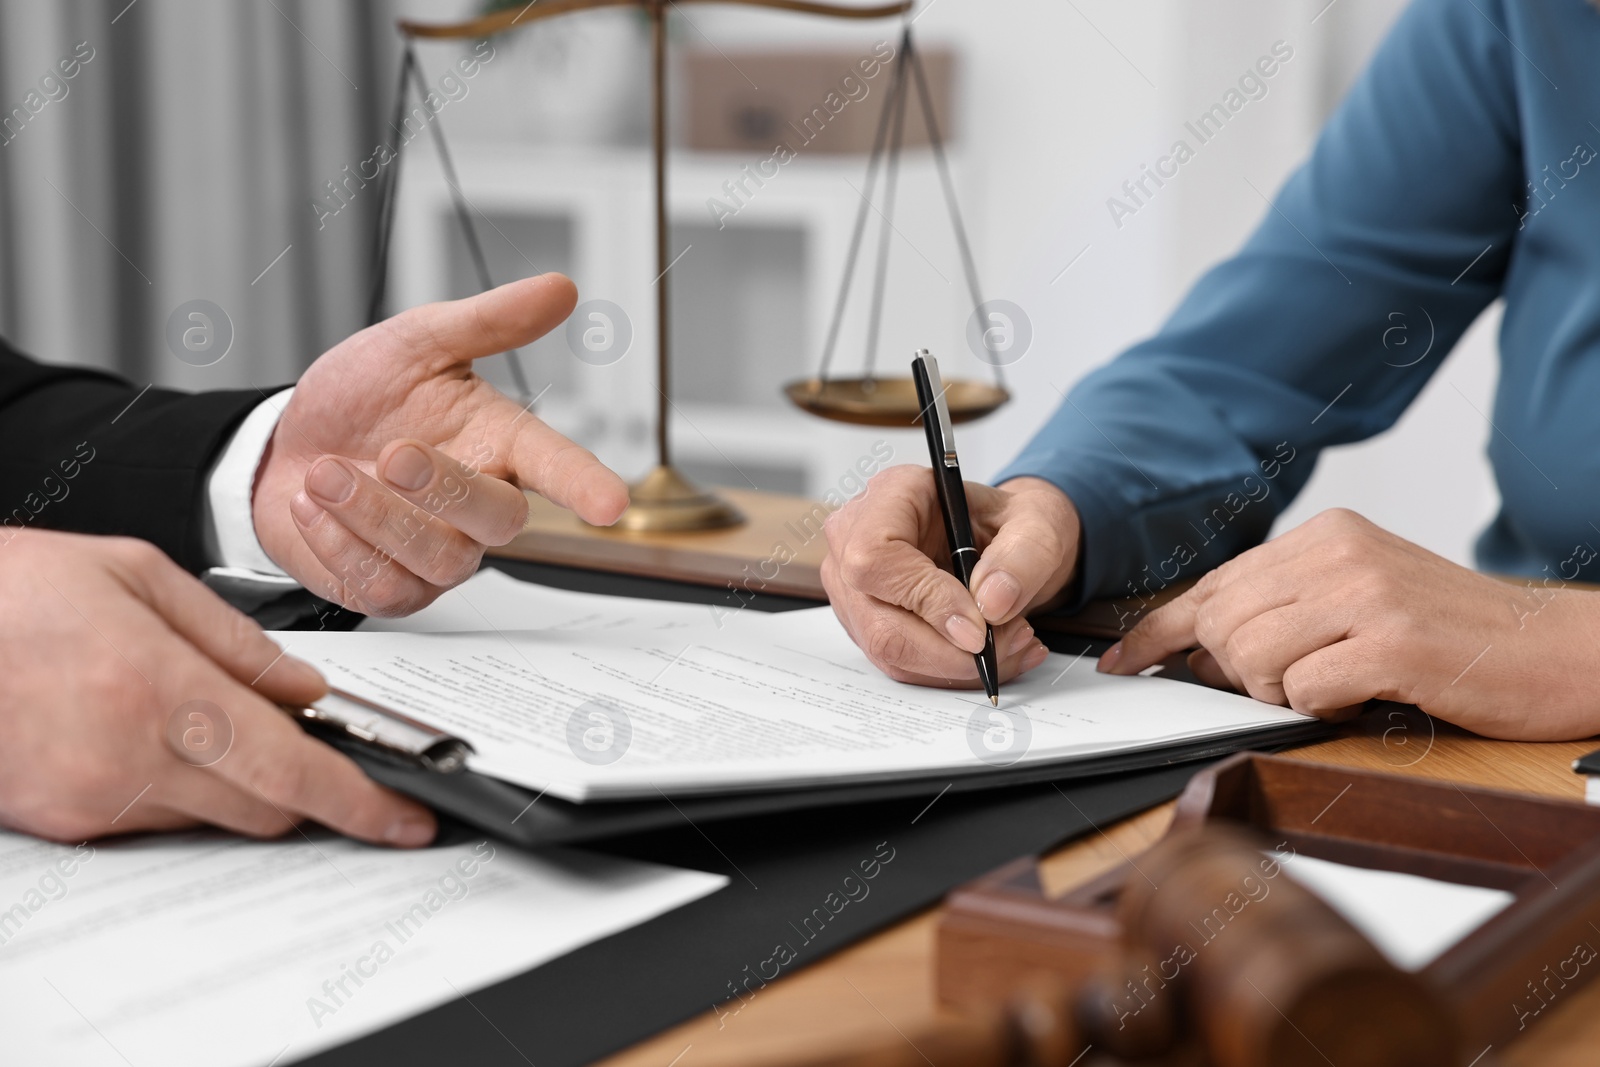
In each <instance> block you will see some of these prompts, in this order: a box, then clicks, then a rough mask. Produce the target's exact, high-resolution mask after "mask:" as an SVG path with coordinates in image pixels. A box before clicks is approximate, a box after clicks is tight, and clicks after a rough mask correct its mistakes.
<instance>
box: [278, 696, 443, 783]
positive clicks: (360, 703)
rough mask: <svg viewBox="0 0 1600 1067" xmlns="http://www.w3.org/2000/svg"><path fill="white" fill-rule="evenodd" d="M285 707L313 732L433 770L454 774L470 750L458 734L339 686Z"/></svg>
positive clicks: (439, 772) (437, 772) (438, 772)
mask: <svg viewBox="0 0 1600 1067" xmlns="http://www.w3.org/2000/svg"><path fill="white" fill-rule="evenodd" d="M287 710H288V711H289V713H290V714H291V715H293V716H294V717H295V718H296V719H298V720H299V721H300V723H301V724H302V725H306V726H310V727H312V728H313V730H314V732H320V733H329V734H334V735H336V736H340V737H347V738H350V739H352V740H355V741H357V742H360V743H361V744H363V745H367V746H369V747H371V748H374V749H377V750H378V751H380V752H383V753H385V754H387V755H389V756H391V757H395V758H396V759H398V760H399V761H401V762H403V763H408V764H410V765H412V766H416V767H421V768H422V769H423V770H426V771H433V772H434V773H436V774H455V773H457V772H459V771H460V770H462V769H463V768H464V767H465V766H466V765H467V757H468V756H470V755H472V754H473V752H474V749H473V747H472V745H470V744H469V743H467V742H466V741H463V740H461V738H459V737H453V736H451V735H450V734H447V733H445V732H444V731H443V730H438V729H435V728H434V727H432V726H429V725H428V724H427V723H422V722H418V721H417V720H416V719H413V718H411V717H410V716H408V715H402V714H401V713H400V712H398V711H394V710H391V709H389V708H385V707H380V706H379V705H377V704H374V703H372V702H371V701H370V700H363V699H362V698H361V697H358V696H354V695H352V694H350V693H346V692H344V691H343V690H341V689H334V690H331V691H329V693H328V695H327V696H325V697H323V698H322V699H321V700H319V701H317V702H316V703H315V704H312V705H311V706H310V707H304V708H290V709H287Z"/></svg>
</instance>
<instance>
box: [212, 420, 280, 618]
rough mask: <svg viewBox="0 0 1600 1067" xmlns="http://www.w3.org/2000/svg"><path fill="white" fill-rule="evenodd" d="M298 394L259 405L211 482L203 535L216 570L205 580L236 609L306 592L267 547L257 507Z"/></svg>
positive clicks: (216, 466)
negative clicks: (269, 455)
mask: <svg viewBox="0 0 1600 1067" xmlns="http://www.w3.org/2000/svg"><path fill="white" fill-rule="evenodd" d="M293 393H294V389H293V388H289V389H284V390H281V391H280V392H277V393H274V394H273V395H272V396H270V397H268V398H267V399H266V400H263V401H262V402H261V403H259V404H257V405H256V407H255V410H254V411H252V412H250V414H249V415H247V416H246V417H245V420H244V421H243V422H242V423H240V424H239V428H238V429H237V430H235V431H234V432H233V437H232V438H230V439H229V441H228V443H227V445H226V446H225V447H224V448H223V450H222V454H221V455H220V456H219V457H218V458H217V461H216V463H215V464H214V465H213V466H212V468H211V473H210V474H209V475H207V476H206V491H205V493H204V494H203V496H202V497H201V513H202V514H201V526H200V530H201V536H202V537H203V538H204V539H205V549H206V556H207V558H208V559H210V561H211V562H212V564H213V566H212V568H211V569H210V570H208V571H207V572H206V573H205V575H204V576H203V577H204V579H205V582H206V584H207V585H209V586H211V587H212V588H213V589H216V590H217V591H218V592H219V593H222V594H223V596H224V597H226V598H227V599H229V600H233V601H235V603H237V602H239V601H240V600H258V601H261V602H264V601H266V600H270V599H272V598H274V597H277V596H281V595H282V594H284V593H288V592H292V591H294V590H295V589H298V588H299V587H300V583H299V582H297V581H295V580H294V579H293V578H291V577H289V576H288V575H287V574H285V573H284V571H283V569H282V568H280V567H279V566H278V565H277V564H276V563H273V562H272V559H271V558H270V557H269V556H268V555H267V552H266V549H264V548H262V547H261V542H260V540H259V539H257V537H256V524H255V509H254V507H253V506H252V501H253V497H254V490H255V482H256V471H257V470H258V468H259V467H260V466H261V455H262V453H263V452H265V451H266V448H267V443H268V442H269V441H271V440H272V433H273V431H274V430H276V429H277V426H278V416H279V415H280V414H281V413H282V412H283V409H284V407H285V406H286V405H287V404H288V403H289V397H290V396H291V395H293ZM246 610H248V609H246Z"/></svg>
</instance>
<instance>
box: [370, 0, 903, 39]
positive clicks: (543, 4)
mask: <svg viewBox="0 0 1600 1067" xmlns="http://www.w3.org/2000/svg"><path fill="white" fill-rule="evenodd" d="M671 3H672V5H673V6H674V7H676V6H678V5H680V4H731V5H733V6H735V7H764V8H769V9H771V10H774V11H792V12H794V13H795V14H797V15H821V16H823V17H825V18H836V19H884V18H892V17H893V16H895V15H904V14H906V13H907V12H908V11H910V10H911V9H912V8H913V7H915V6H916V4H915V0H901V2H900V3H894V4H876V5H874V6H872V7H855V6H852V5H849V4H825V3H819V2H817V0H671ZM655 6H659V0H533V2H531V3H529V4H528V5H527V6H525V7H521V8H517V9H515V10H513V9H510V8H507V9H506V10H504V11H496V12H495V13H493V14H492V15H484V16H482V17H481V18H475V19H470V20H468V21H466V22H450V23H441V22H416V21H414V20H412V19H401V20H400V32H401V33H403V34H405V35H406V36H408V37H434V38H457V37H464V38H469V39H473V40H476V39H479V38H483V37H493V36H494V35H495V34H498V33H504V32H506V31H507V30H512V29H516V28H517V27H518V26H524V25H527V24H528V23H530V22H538V21H539V20H540V19H548V18H554V17H556V16H557V15H565V14H568V13H569V12H573V11H593V10H596V9H598V8H602V7H639V8H650V7H655Z"/></svg>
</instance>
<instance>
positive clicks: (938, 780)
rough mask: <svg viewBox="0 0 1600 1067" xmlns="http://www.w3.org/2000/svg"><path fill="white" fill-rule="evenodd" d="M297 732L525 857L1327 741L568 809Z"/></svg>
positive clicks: (646, 591) (1306, 732)
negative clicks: (682, 829)
mask: <svg viewBox="0 0 1600 1067" xmlns="http://www.w3.org/2000/svg"><path fill="white" fill-rule="evenodd" d="M490 562H491V564H492V565H493V566H495V567H496V568H498V569H500V570H502V571H505V572H506V573H507V574H509V575H511V576H512V577H514V578H518V579H521V580H525V581H534V582H537V583H539V584H541V585H550V586H554V587H557V588H562V589H569V590H574V591H577V592H586V593H602V594H606V595H616V596H623V597H634V598H648V599H656V600H672V601H679V602H689V603H712V604H715V603H717V602H718V598H719V597H727V598H729V599H730V601H731V603H730V605H729V606H730V610H737V609H738V608H739V607H740V606H743V607H748V608H753V609H756V610H761V611H791V610H795V609H797V608H810V607H816V604H815V603H814V602H812V601H809V600H800V599H797V598H793V597H774V596H766V595H763V594H757V595H756V597H755V599H751V598H750V594H748V593H744V594H742V597H743V599H738V598H734V596H733V594H732V592H731V591H725V590H719V589H715V588H711V587H701V586H691V585H684V584H680V583H677V582H668V581H663V580H660V579H652V578H637V577H627V576H622V575H614V574H602V573H599V572H595V571H581V570H572V569H568V568H563V567H553V566H549V565H543V564H534V563H526V562H523V561H519V560H492V561H490ZM1040 639H1041V640H1043V641H1044V642H1045V644H1046V645H1047V646H1051V647H1052V650H1053V651H1068V648H1067V647H1065V646H1067V645H1070V646H1071V649H1070V651H1072V652H1073V653H1076V654H1083V653H1085V652H1098V651H1100V650H1101V649H1103V648H1104V647H1106V646H1108V645H1109V644H1110V642H1100V643H1098V646H1097V643H1096V642H1093V641H1090V642H1088V643H1087V645H1086V644H1085V641H1086V639H1084V638H1081V637H1071V636H1068V635H1065V634H1054V633H1048V632H1042V633H1041V634H1040ZM304 725H305V726H306V728H307V729H308V730H309V731H311V732H312V733H315V734H317V735H318V736H320V737H321V738H322V739H323V740H325V741H327V742H328V743H329V744H332V745H334V746H335V747H337V748H339V749H340V750H341V751H343V752H344V753H345V754H347V755H348V756H350V757H351V758H352V759H354V760H355V761H356V762H357V763H358V764H360V765H361V767H362V769H363V770H365V771H366V773H367V775H368V776H369V777H371V778H373V779H374V780H375V781H378V782H381V783H382V784H384V785H386V786H389V787H390V788H391V789H395V790H397V791H399V792H401V793H405V794H406V795H407V796H411V797H414V798H416V799H417V800H420V801H422V802H423V803H424V804H427V805H428V806H429V807H431V808H433V809H434V810H436V811H438V812H440V813H442V814H445V815H448V816H450V817H452V818H454V819H456V820H458V821H460V822H462V823H465V824H466V825H468V826H472V827H474V828H476V829H479V830H482V831H483V832H484V833H488V834H492V835H494V836H495V837H497V838H500V839H502V840H505V841H508V842H510V843H512V844H516V845H520V846H522V847H524V848H540V847H545V846H551V845H574V844H583V843H588V842H593V841H600V840H605V839H608V838H615V837H622V836H626V835H632V834H640V833H648V832H650V831H654V830H664V829H668V828H672V827H677V826H681V825H683V823H684V821H685V820H688V821H690V822H691V823H693V824H695V825H702V824H714V823H720V822H726V821H729V820H733V819H745V818H757V817H766V816H775V815H782V814H787V813H791V812H800V811H808V810H815V809H823V808H836V807H844V806H849V805H858V804H877V803H882V802H888V801H896V800H901V799H905V798H912V797H927V796H929V795H931V794H932V793H935V792H939V791H940V790H943V789H948V790H949V791H950V792H952V793H966V792H980V791H987V790H995V789H1009V788H1014V787H1018V786H1026V785H1036V784H1040V783H1045V782H1080V781H1094V780H1097V779H1102V778H1105V777H1107V776H1111V775H1120V774H1129V773H1132V772H1136V771H1146V770H1154V769H1159V768H1162V767H1173V766H1181V765H1184V764H1198V763H1201V762H1206V761H1210V760H1216V759H1221V758H1222V757H1224V756H1230V755H1232V754H1233V753H1235V752H1239V751H1243V750H1245V749H1257V750H1271V749H1275V748H1281V747H1283V746H1286V745H1292V744H1301V743H1305V742H1309V741H1314V740H1318V739H1320V738H1322V737H1326V736H1327V735H1328V733H1329V731H1330V729H1331V728H1330V727H1329V726H1328V724H1326V723H1323V722H1320V721H1311V722H1303V723H1289V724H1286V725H1284V726H1281V727H1276V728H1273V729H1270V730H1253V731H1249V732H1247V733H1243V734H1240V735H1238V736H1236V737H1229V738H1207V739H1205V740H1201V741H1193V742H1185V743H1180V744H1176V745H1164V746H1160V747H1155V748H1149V749H1144V750H1140V751H1136V752H1122V753H1116V754H1113V755H1108V756H1100V757H1094V758H1091V759H1085V760H1074V761H1071V762H1066V763H1055V764H1037V763H1034V764H1028V765H1026V766H1016V767H1008V768H988V769H984V770H982V771H981V772H973V773H966V774H956V775H951V774H949V773H941V774H936V775H929V776H926V777H915V778H905V779H896V780H893V781H880V782H857V783H850V784H846V785H838V786H821V787H807V788H801V789H792V790H765V791H759V792H747V793H719V794H715V795H710V796H684V797H674V798H671V799H669V798H667V797H665V796H663V797H661V798H660V799H648V800H623V801H615V800H611V801H607V800H602V801H589V802H587V803H583V804H575V803H572V802H570V801H565V800H561V799H559V798H556V797H552V796H549V795H547V794H541V793H537V792H534V791H532V790H529V789H525V788H523V787H521V786H518V785H513V784H511V783H510V782H506V781H502V780H500V779H498V778H491V777H488V776H487V775H481V774H476V773H474V772H472V771H461V772H459V773H455V774H437V773H433V772H430V771H426V770H423V769H421V768H419V767H417V766H416V765H415V764H414V763H411V762H408V761H405V760H403V759H400V758H397V757H393V756H389V755H386V754H385V753H383V752H382V751H380V750H377V749H374V748H372V747H370V746H368V745H364V744H362V743H361V742H359V741H356V740H353V739H350V738H348V737H345V736H343V735H340V734H337V733H332V732H329V731H326V730H323V729H319V728H318V727H317V726H316V724H314V723H306V724H304Z"/></svg>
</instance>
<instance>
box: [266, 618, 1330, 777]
mask: <svg viewBox="0 0 1600 1067" xmlns="http://www.w3.org/2000/svg"><path fill="white" fill-rule="evenodd" d="M629 604H631V602H626V601H625V602H623V609H624V610H632V609H631V608H629V607H627V606H628V605H629ZM278 636H279V637H280V639H282V640H286V641H289V642H290V643H291V644H292V646H293V650H294V651H295V653H296V654H297V655H300V656H302V657H303V658H306V659H308V660H310V661H311V662H312V663H314V664H315V665H316V666H317V667H319V668H320V669H321V670H322V671H323V672H324V673H325V674H326V675H327V676H328V678H329V680H330V682H332V684H334V685H336V686H338V687H340V688H343V689H346V690H349V691H350V692H353V693H355V694H357V695H359V696H363V697H366V698H368V699H370V700H373V701H374V702H376V703H379V704H381V705H385V706H389V707H394V708H396V709H398V710H401V711H404V712H406V713H408V714H410V715H413V716H415V717H416V718H419V719H421V720H423V721H426V722H430V723H433V724H435V725H437V726H439V727H440V728H442V729H445V730H448V731H451V732H452V733H455V734H456V735H457V736H460V737H462V738H464V739H466V740H468V741H470V742H471V743H472V744H473V745H474V746H475V747H476V749H477V755H476V756H474V757H473V758H472V760H471V762H470V766H472V767H473V769H475V770H477V771H480V772H482V773H485V774H489V775H494V776H496V777H499V778H503V779H505V780H507V781H511V782H516V783H517V784H520V785H522V786H525V787H527V788H530V789H535V790H543V789H548V790H549V792H550V793H552V794H553V795H555V796H559V797H563V798H565V799H569V800H577V801H582V800H589V799H612V798H624V797H652V796H657V795H660V794H662V793H665V794H669V795H670V794H682V793H696V792H717V791H730V790H740V791H742V790H752V789H778V788H792V787H796V786H801V785H808V784H817V783H826V782H839V781H844V780H871V779H885V778H896V777H911V776H924V775H929V774H939V775H943V774H951V775H956V774H963V773H972V772H978V771H983V770H985V769H988V768H989V767H999V766H1010V765H1014V764H1016V763H1019V762H1024V761H1025V762H1043V761H1052V762H1056V761H1060V762H1065V761H1070V760H1073V759H1082V758H1086V757H1090V756H1097V755H1103V754H1106V753H1111V752H1121V751H1129V750H1133V749H1138V748H1144V747H1152V746H1161V745H1169V744H1173V743H1176V742H1180V741H1186V740H1192V739H1198V738H1211V737H1219V736H1224V735H1228V734H1233V733H1239V732H1244V731H1250V730H1258V729H1261V728H1263V727H1271V726H1280V725H1283V724H1286V723H1294V722H1301V721H1304V717H1303V716H1300V715H1297V714H1295V713H1294V712H1291V711H1288V710H1287V709H1284V708H1279V707H1274V706H1271V705H1267V704H1262V703H1259V702H1257V701H1254V700H1251V699H1249V698H1248V697H1242V696H1238V695H1235V694H1232V693H1224V692H1220V691H1218V690H1213V689H1207V688H1204V687H1202V686H1197V685H1191V684H1186V683H1182V682H1175V681H1170V680H1167V679H1162V678H1146V677H1135V678H1118V677H1108V676H1105V675H1100V674H1096V673H1095V670H1094V664H1093V662H1092V661H1087V660H1079V659H1078V658H1076V657H1070V656H1061V655H1053V656H1051V657H1050V659H1049V660H1048V661H1047V662H1046V663H1045V664H1044V666H1042V667H1040V668H1039V669H1037V670H1035V671H1033V672H1031V673H1029V674H1028V675H1027V676H1026V677H1025V678H1023V679H1021V680H1019V681H1017V682H1014V683H1011V684H1009V685H1007V686H1005V687H1003V689H1002V701H1001V708H1000V709H999V710H998V711H996V710H995V709H993V708H991V707H990V706H989V704H988V702H987V701H986V700H985V699H984V698H983V696H982V694H981V693H976V692H971V691H966V690H937V689H927V688H922V687H918V686H911V685H903V684H900V683H898V682H894V681H891V680H889V679H888V678H886V677H884V676H883V675H882V674H881V673H880V672H879V671H877V670H876V669H875V668H874V667H873V666H872V665H871V664H870V663H869V662H868V661H867V660H866V658H865V657H864V656H863V655H862V654H861V652H860V651H859V650H858V649H857V648H856V647H855V645H854V644H853V643H852V642H851V641H850V639H849V637H848V636H847V635H846V634H845V633H844V630H843V629H842V628H841V627H840V626H839V624H838V621H837V620H836V619H835V618H834V617H833V613H832V612H831V610H829V609H827V608H818V609H813V610H805V611H797V612H784V613H781V614H777V615H760V614H757V613H755V612H742V613H740V614H739V616H738V617H737V618H734V619H732V620H731V621H726V622H725V623H724V624H723V625H717V624H716V623H715V622H713V621H710V619H709V617H708V619H707V620H706V621H703V622H701V623H699V624H698V625H686V626H681V627H677V628H675V629H672V630H657V629H642V628H637V627H635V628H618V629H595V628H589V629H584V630H581V631H580V630H564V631H543V632H539V633H528V632H513V631H498V632H494V633H483V632H479V633H453V634H407V633H294V634H289V633H286V634H281V635H278Z"/></svg>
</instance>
